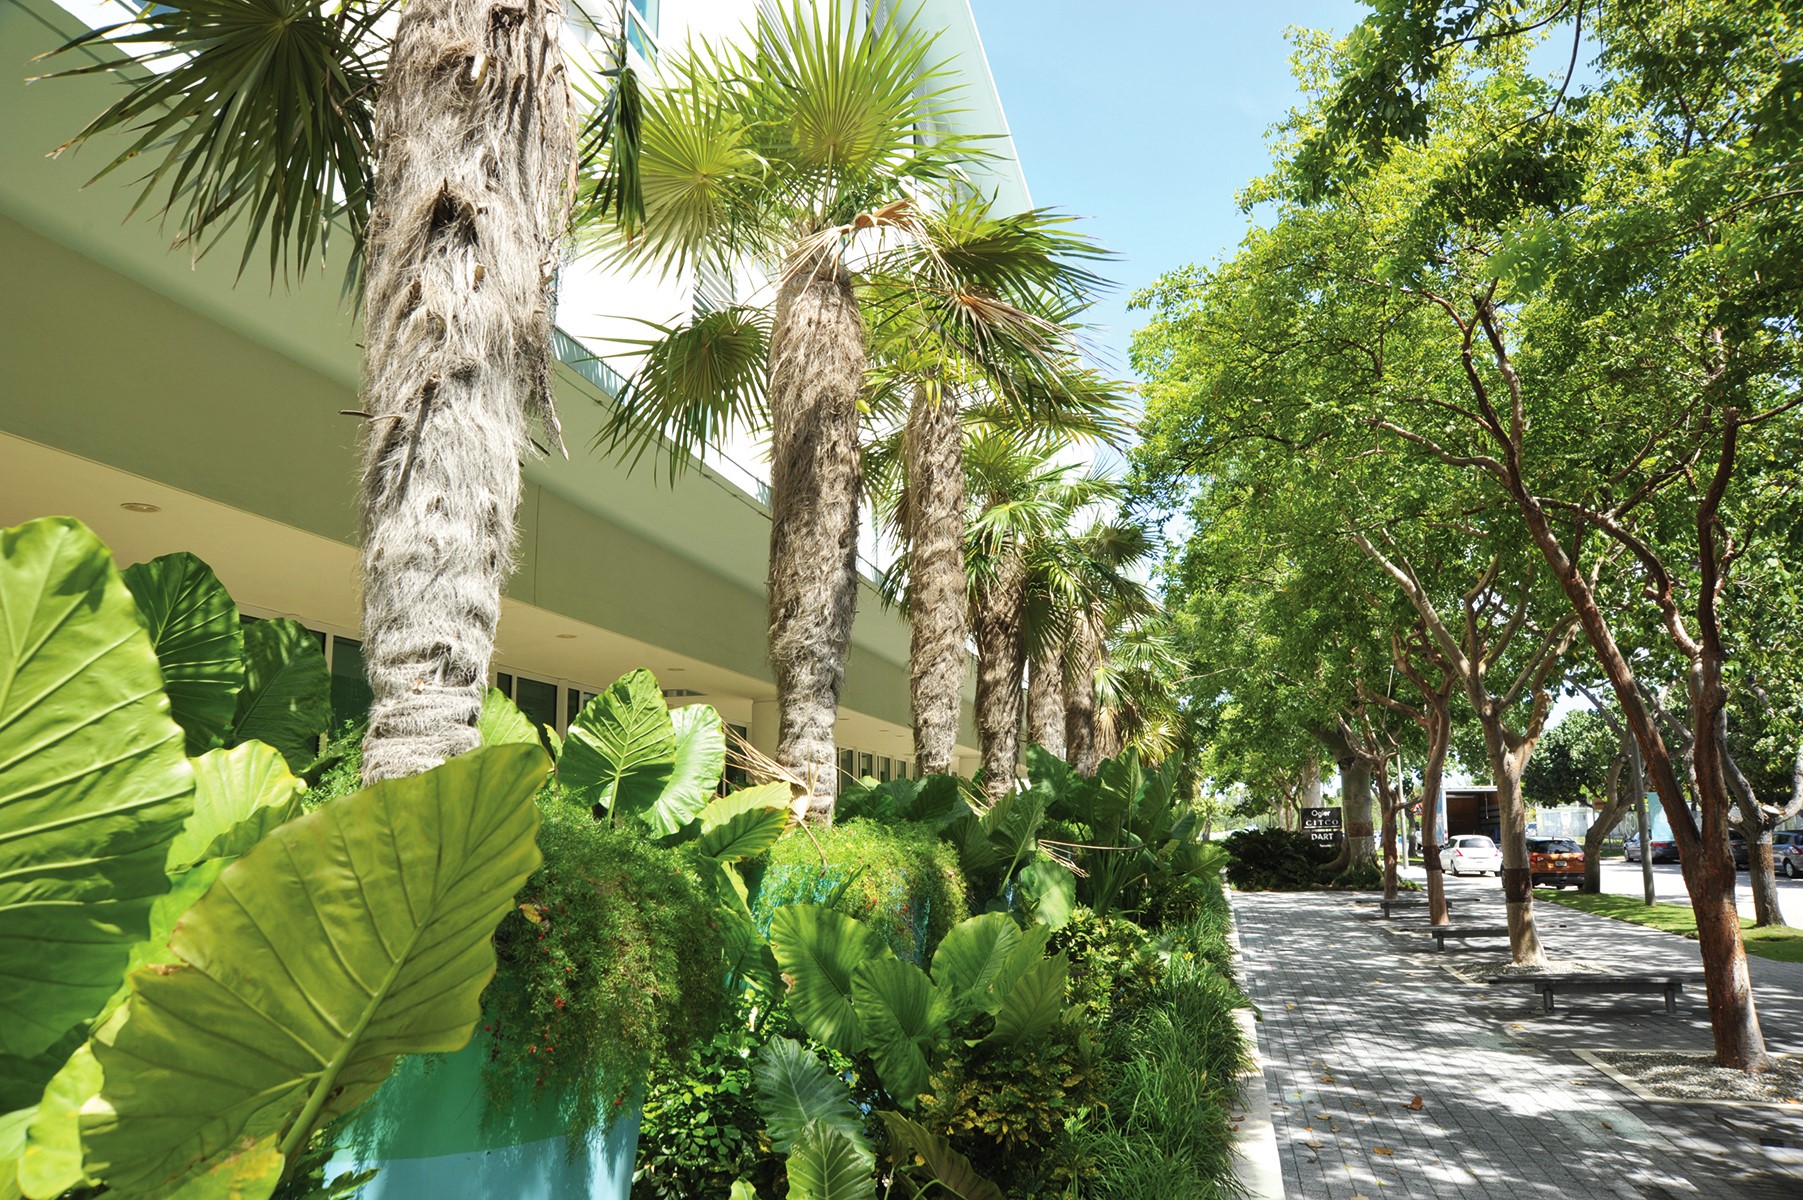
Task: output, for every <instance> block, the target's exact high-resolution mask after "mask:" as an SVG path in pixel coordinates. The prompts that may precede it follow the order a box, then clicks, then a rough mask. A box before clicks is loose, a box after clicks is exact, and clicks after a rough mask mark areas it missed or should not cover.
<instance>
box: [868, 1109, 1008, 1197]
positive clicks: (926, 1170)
mask: <svg viewBox="0 0 1803 1200" xmlns="http://www.w3.org/2000/svg"><path fill="white" fill-rule="evenodd" d="M877 1115H878V1116H879V1117H881V1118H882V1119H883V1124H884V1125H885V1126H887V1127H888V1129H889V1159H890V1161H891V1162H893V1163H894V1164H895V1165H896V1168H897V1169H898V1170H901V1171H903V1172H905V1173H907V1174H909V1175H916V1176H925V1178H926V1181H927V1182H928V1183H931V1184H933V1185H936V1186H937V1187H938V1188H939V1189H940V1190H941V1191H943V1192H944V1194H945V1195H946V1196H948V1197H953V1198H954V1200H1004V1198H1003V1195H1002V1189H1001V1188H999V1187H997V1186H996V1185H995V1184H993V1183H991V1182H990V1181H989V1180H987V1179H984V1178H983V1177H982V1176H981V1175H979V1174H977V1172H976V1168H974V1167H972V1166H971V1165H970V1160H969V1159H968V1158H965V1157H964V1156H963V1155H962V1154H959V1153H958V1152H957V1151H956V1150H954V1149H952V1144H951V1143H950V1142H948V1141H946V1140H945V1139H944V1138H942V1137H940V1136H939V1135H938V1134H936V1133H934V1132H933V1131H932V1130H930V1129H928V1128H926V1127H925V1126H923V1125H921V1124H920V1123H919V1122H917V1121H911V1120H909V1119H908V1118H907V1117H904V1116H903V1115H902V1114H900V1113H898V1112H879V1113H878V1114H877ZM914 1163H917V1164H918V1165H913V1166H910V1165H909V1164H914Z"/></svg>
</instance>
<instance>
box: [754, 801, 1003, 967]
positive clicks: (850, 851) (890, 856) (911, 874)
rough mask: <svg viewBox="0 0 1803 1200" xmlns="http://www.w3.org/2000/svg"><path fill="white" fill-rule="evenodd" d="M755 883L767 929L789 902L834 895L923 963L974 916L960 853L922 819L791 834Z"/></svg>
mask: <svg viewBox="0 0 1803 1200" xmlns="http://www.w3.org/2000/svg"><path fill="white" fill-rule="evenodd" d="M756 889H757V890H756V894H755V896H754V897H753V900H752V912H753V914H754V915H755V916H756V917H757V918H758V922H759V924H760V925H763V926H764V927H766V928H768V926H769V922H770V916H771V914H772V913H774V912H775V911H776V910H777V909H778V908H779V907H781V906H783V905H785V904H821V903H826V902H828V901H829V900H830V901H832V903H833V907H834V908H836V909H837V910H838V911H840V912H842V913H845V914H846V915H848V916H852V917H856V918H858V919H859V920H860V921H863V922H865V923H866V924H867V925H869V926H870V927H871V928H872V929H874V930H876V931H877V933H878V934H879V935H880V936H881V937H882V939H883V941H884V942H885V943H887V944H888V946H889V948H890V949H892V950H894V951H895V952H896V953H897V954H899V955H900V956H901V957H903V958H905V959H907V960H909V961H910V962H917V963H918V962H921V961H924V960H925V959H926V958H927V957H928V956H929V955H930V954H931V953H932V950H933V948H934V947H935V946H937V945H938V944H939V942H940V939H942V938H943V937H944V936H945V933H946V931H947V930H948V929H950V928H951V927H952V926H953V925H956V924H957V923H958V922H959V921H962V920H963V919H964V918H965V917H968V916H969V915H970V907H969V903H968V901H967V900H966V898H965V884H964V877H963V875H962V874H960V873H959V870H958V855H957V851H956V850H954V849H953V848H952V847H951V846H950V845H948V844H947V843H945V842H943V841H941V840H940V839H939V838H938V837H937V836H936V835H935V834H934V832H933V830H932V829H931V828H929V827H927V826H925V825H922V824H919V823H916V822H903V823H898V824H883V823H879V822H878V821H875V820H869V819H854V820H848V821H839V822H836V823H835V824H833V825H832V826H831V827H830V828H826V829H821V830H819V831H817V832H816V833H815V834H814V836H813V838H812V839H810V838H807V837H791V838H786V839H784V840H783V841H781V842H778V843H777V844H776V846H775V847H774V848H773V849H772V850H771V852H770V856H769V860H768V862H767V863H766V864H765V865H764V866H763V869H762V872H761V874H760V875H759V877H758V880H757V884H756Z"/></svg>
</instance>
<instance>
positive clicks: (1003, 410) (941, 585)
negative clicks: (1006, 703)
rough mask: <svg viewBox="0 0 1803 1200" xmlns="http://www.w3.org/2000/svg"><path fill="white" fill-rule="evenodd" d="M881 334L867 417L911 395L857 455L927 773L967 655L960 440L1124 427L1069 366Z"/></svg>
mask: <svg viewBox="0 0 1803 1200" xmlns="http://www.w3.org/2000/svg"><path fill="white" fill-rule="evenodd" d="M921 333H922V335H923V336H909V337H901V338H895V339H888V340H887V344H879V345H878V346H877V347H874V350H875V351H876V353H877V354H878V355H879V356H880V360H879V363H878V366H877V369H876V371H875V372H874V374H875V375H876V376H877V378H878V383H877V386H875V387H873V388H872V404H871V408H872V410H873V414H874V416H875V417H876V418H877V419H879V420H880V419H882V418H883V417H884V416H885V415H887V406H885V405H884V404H883V403H882V402H881V401H882V398H883V397H885V396H894V395H897V394H904V395H909V396H911V403H909V404H908V405H907V406H906V409H905V412H903V413H901V414H896V416H898V417H899V418H900V423H899V424H893V425H892V426H891V427H890V428H888V429H887V430H883V431H881V432H879V433H878V434H876V435H875V436H874V437H873V438H872V440H871V442H870V443H869V445H868V446H867V448H866V453H865V464H866V466H865V476H866V481H867V485H866V486H867V490H868V491H869V493H870V495H871V499H872V501H873V502H874V506H875V508H876V510H877V512H878V514H879V515H880V516H881V517H882V518H883V519H884V520H885V522H886V524H887V525H888V527H889V531H890V533H891V534H892V535H893V536H894V537H895V539H896V541H897V542H898V543H899V545H900V547H901V549H902V553H901V556H900V557H899V558H898V560H897V562H896V564H895V565H894V566H893V567H892V568H891V569H890V570H889V571H888V572H887V573H886V575H885V579H884V581H883V590H884V598H885V600H886V601H887V602H890V603H896V602H899V603H900V605H901V607H902V608H903V609H904V611H905V612H906V613H907V615H908V618H909V624H910V629H911V645H910V653H909V678H910V701H911V713H912V717H913V724H914V756H915V763H916V764H917V766H918V767H919V769H920V770H921V771H922V772H923V773H926V774H934V773H941V772H948V771H950V770H952V751H953V748H954V746H955V744H956V742H957V734H958V714H959V710H960V707H961V699H960V692H961V690H962V685H963V681H964V671H965V666H966V662H967V659H968V650H967V649H966V646H967V642H968V639H969V626H968V624H967V604H968V601H967V595H966V592H967V586H966V580H965V571H964V566H965V561H964V560H965V552H964V532H965V518H966V511H965V509H966V505H965V500H966V478H965V476H966V470H965V463H964V444H965V439H966V437H967V436H969V435H971V434H972V433H975V432H980V431H988V432H995V433H1001V434H1005V435H1008V436H1010V437H1012V438H1015V439H1017V440H1021V441H1024V442H1032V443H1034V444H1038V445H1041V446H1045V447H1054V446H1060V445H1069V444H1072V443H1077V442H1107V443H1110V444H1118V443H1119V442H1120V440H1121V439H1122V438H1123V436H1124V433H1125V427H1124V425H1123V424H1122V423H1121V419H1120V416H1121V413H1122V412H1123V411H1124V409H1123V407H1122V405H1121V403H1120V401H1119V398H1118V397H1119V390H1118V388H1117V387H1116V386H1115V385H1114V384H1112V383H1111V382H1110V381H1108V380H1106V379H1103V378H1102V377H1101V376H1100V375H1098V374H1097V373H1096V372H1094V371H1093V370H1089V369H1087V368H1084V367H1081V366H1080V365H1078V364H1077V363H1076V361H1075V360H1074V359H1069V358H1067V359H1063V360H1059V361H1056V362H1054V363H1052V364H1050V369H1049V372H1048V365H1047V364H1044V363H1038V362H1035V363H1032V364H1029V365H1030V366H1031V368H1032V369H1031V372H1030V373H1029V374H1028V375H1026V376H1025V377H1023V376H1022V375H1021V374H1019V373H1018V372H1017V371H1016V370H1015V368H1017V367H1018V366H1019V365H1020V364H1019V363H1017V362H1016V361H1014V360H1013V358H1012V356H1008V355H1003V356H1002V357H1001V358H1000V359H998V360H995V361H990V360H978V361H975V362H972V361H970V360H967V359H963V358H960V357H956V356H953V355H951V354H948V353H947V352H946V351H945V349H944V348H942V347H939V346H937V345H936V344H935V342H934V340H933V339H932V338H931V337H930V336H925V335H924V333H925V331H921Z"/></svg>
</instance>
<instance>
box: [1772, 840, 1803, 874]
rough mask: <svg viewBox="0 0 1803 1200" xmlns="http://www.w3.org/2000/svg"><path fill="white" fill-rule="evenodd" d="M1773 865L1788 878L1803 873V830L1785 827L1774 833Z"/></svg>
mask: <svg viewBox="0 0 1803 1200" xmlns="http://www.w3.org/2000/svg"><path fill="white" fill-rule="evenodd" d="M1772 867H1773V869H1774V870H1778V871H1782V872H1783V873H1784V877H1785V878H1786V879H1795V878H1797V876H1799V875H1803V830H1797V829H1785V830H1781V831H1779V832H1778V833H1774V834H1773V835H1772Z"/></svg>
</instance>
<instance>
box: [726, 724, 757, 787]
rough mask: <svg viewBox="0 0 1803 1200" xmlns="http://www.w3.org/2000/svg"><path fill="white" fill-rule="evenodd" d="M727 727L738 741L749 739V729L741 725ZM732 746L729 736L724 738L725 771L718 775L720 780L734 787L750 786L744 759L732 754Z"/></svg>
mask: <svg viewBox="0 0 1803 1200" xmlns="http://www.w3.org/2000/svg"><path fill="white" fill-rule="evenodd" d="M727 728H728V729H730V730H732V732H733V733H735V734H737V735H738V738H739V740H740V741H746V742H748V741H750V740H751V731H750V730H749V729H747V728H745V727H744V726H743V725H728V726H727ZM732 747H733V739H732V738H730V737H729V738H727V739H726V773H725V774H724V775H722V776H721V777H720V778H721V781H722V782H724V783H726V784H728V785H730V786H732V787H735V788H742V787H750V786H751V772H750V771H747V770H746V769H745V764H744V760H743V759H740V758H737V757H736V756H735V755H734V754H733V752H732Z"/></svg>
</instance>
